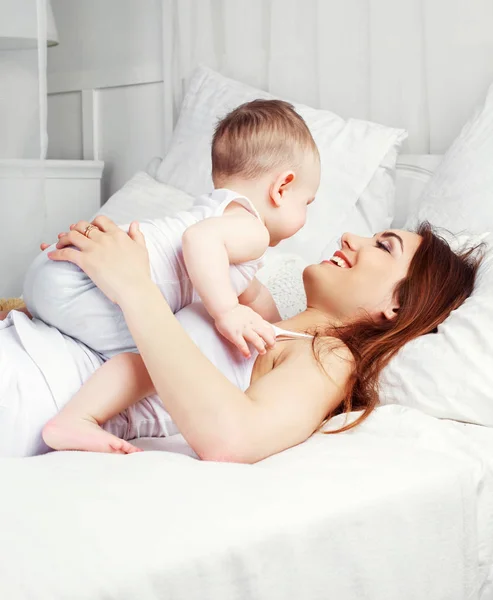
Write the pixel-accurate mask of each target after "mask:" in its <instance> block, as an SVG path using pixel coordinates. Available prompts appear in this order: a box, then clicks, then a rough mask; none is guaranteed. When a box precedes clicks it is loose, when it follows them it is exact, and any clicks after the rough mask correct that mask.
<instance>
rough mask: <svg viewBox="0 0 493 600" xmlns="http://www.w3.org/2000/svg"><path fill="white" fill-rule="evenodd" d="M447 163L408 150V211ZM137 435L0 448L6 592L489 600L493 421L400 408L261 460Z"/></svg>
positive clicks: (258, 599) (1, 567)
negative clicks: (116, 452) (125, 449)
mask: <svg viewBox="0 0 493 600" xmlns="http://www.w3.org/2000/svg"><path fill="white" fill-rule="evenodd" d="M439 162H440V157H430V156H402V157H401V158H400V160H399V166H398V171H397V172H398V176H397V193H398V202H397V212H396V218H397V220H399V219H400V218H401V217H402V215H403V212H402V214H401V213H400V212H399V211H400V210H401V209H402V211H404V210H405V207H406V206H409V205H410V204H412V203H413V202H414V201H415V200H416V198H417V197H418V195H419V192H420V189H421V187H422V186H423V185H424V183H425V182H426V180H427V179H428V178H429V176H430V174H431V172H432V171H433V169H434V168H435V167H436V165H437V164H438V163H439ZM399 207H401V208H399ZM397 224H398V225H399V224H401V223H397ZM337 425H338V423H337V420H336V421H332V422H331V426H332V427H336V426H337ZM138 444H139V445H140V446H141V447H142V448H144V449H145V450H147V451H146V452H143V453H139V454H134V455H130V456H113V455H103V454H91V453H87V454H86V453H76V452H59V453H52V454H49V455H45V456H41V457H34V458H28V459H2V460H0V477H1V481H2V488H1V492H0V508H1V510H0V531H1V534H0V557H1V560H0V597H1V598H8V599H9V600H27V599H30V598H40V599H43V600H44V599H50V600H62V599H63V600H64V599H67V598H70V600H78V599H80V600H82V599H91V600H99V599H102V598H105V599H115V600H117V599H118V600H125V599H128V600H135V599H137V598H138V599H139V600H154V599H156V600H157V599H158V598H159V599H162V598H166V599H170V600H171V599H177V600H178V599H179V600H181V599H186V600H199V599H200V600H220V599H225V600H226V599H227V600H233V599H255V600H264V599H265V600H277V599H279V600H291V599H292V600H295V599H296V600H300V599H303V600H312V599H313V600H314V599H325V598H338V599H344V600H353V599H354V600H356V599H361V598H365V599H368V600H395V599H396V598H399V600H421V599H423V600H439V599H440V600H466V599H467V600H492V599H493V430H492V429H490V428H487V427H481V426H478V425H472V424H464V423H458V422H455V421H452V420H446V419H442V420H440V419H436V418H434V417H432V416H428V415H426V414H424V413H422V412H420V411H418V410H416V409H413V408H408V407H403V406H398V405H395V404H394V405H392V404H390V405H385V406H381V407H379V408H378V409H377V410H376V411H375V413H374V414H373V415H372V416H371V417H370V418H369V419H368V421H367V422H366V423H364V424H363V425H362V426H361V427H359V428H357V429H355V430H352V431H349V432H346V433H343V434H338V435H334V436H332V435H324V434H322V433H318V434H315V435H313V436H312V437H311V438H310V439H309V440H308V441H307V442H305V443H304V444H301V445H300V446H297V447H295V448H292V449H290V450H288V451H285V452H283V453H281V454H278V455H275V456H273V457H270V458H268V459H266V460H264V461H261V462H260V463H257V464H255V465H235V464H222V463H206V462H202V461H199V460H198V459H197V457H196V456H195V454H194V453H193V451H192V450H191V448H190V447H189V446H188V445H187V444H186V442H185V440H184V439H183V438H182V437H181V436H180V435H175V436H171V437H169V438H165V439H161V440H152V439H141V440H139V441H138Z"/></svg>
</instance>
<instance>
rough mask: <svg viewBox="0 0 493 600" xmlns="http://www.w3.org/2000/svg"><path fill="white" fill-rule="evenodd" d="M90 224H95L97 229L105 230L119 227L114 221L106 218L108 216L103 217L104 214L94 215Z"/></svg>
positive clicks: (113, 229)
mask: <svg viewBox="0 0 493 600" xmlns="http://www.w3.org/2000/svg"><path fill="white" fill-rule="evenodd" d="M92 225H95V226H96V227H97V228H98V229H100V230H101V231H105V232H106V231H115V230H116V229H120V228H119V227H118V225H116V224H115V222H114V221H112V220H111V219H108V217H105V216H104V215H99V217H96V218H95V219H94V221H93V222H92Z"/></svg>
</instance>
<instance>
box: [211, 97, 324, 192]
mask: <svg viewBox="0 0 493 600" xmlns="http://www.w3.org/2000/svg"><path fill="white" fill-rule="evenodd" d="M307 150H308V151H311V152H312V153H313V154H314V155H315V156H316V159H317V160H320V159H319V154H318V149H317V145H316V144H315V140H314V139H313V137H312V134H311V133H310V130H309V129H308V126H307V124H306V123H305V121H304V120H303V118H302V117H301V116H300V115H299V114H298V113H297V112H296V111H295V109H294V107H293V105H292V104H289V102H284V101H283V100H261V99H258V100H253V101H252V102H246V103H245V104H242V105H241V106H238V107H237V108H235V109H234V110H233V111H231V112H230V113H229V114H227V115H226V116H225V117H224V119H222V120H221V121H219V123H218V124H217V127H216V130H215V132H214V136H213V138H212V178H213V179H214V182H215V183H216V182H217V179H218V178H223V177H231V176H235V175H241V176H242V177H244V178H246V179H254V178H256V177H259V176H261V175H263V174H264V173H267V172H268V171H271V170H272V169H275V168H283V167H286V168H299V167H300V166H301V164H302V161H303V155H304V153H305V152H306V151H307Z"/></svg>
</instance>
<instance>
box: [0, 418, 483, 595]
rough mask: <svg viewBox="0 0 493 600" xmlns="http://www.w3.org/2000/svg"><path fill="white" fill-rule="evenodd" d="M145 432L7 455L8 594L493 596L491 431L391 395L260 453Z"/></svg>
mask: <svg viewBox="0 0 493 600" xmlns="http://www.w3.org/2000/svg"><path fill="white" fill-rule="evenodd" d="M333 426H337V422H336V423H333ZM139 444H140V445H141V446H142V447H143V448H144V449H146V450H148V451H146V452H142V453H138V454H133V455H129V456H116V455H105V454H92V453H77V452H58V453H52V454H49V455H45V456H39V457H34V458H28V459H3V460H2V461H0V477H1V481H2V486H1V493H0V508H1V510H0V532H1V534H0V557H1V560H0V597H1V598H9V600H24V599H26V600H27V599H28V598H40V599H45V598H46V599H50V600H58V599H60V600H62V599H64V600H65V599H67V598H70V600H77V599H91V600H98V599H100V598H101V599H103V598H104V599H105V600H108V599H115V600H116V599H118V600H126V599H128V600H135V599H137V598H138V599H139V600H151V599H152V600H154V599H158V598H159V599H162V598H166V599H184V600H185V599H186V600H195V599H196V600H199V599H200V600H222V599H225V600H226V599H227V600H235V599H250V598H251V599H255V600H264V599H265V600H277V599H279V600H281V599H282V600H291V599H293V600H294V599H296V600H300V599H303V600H311V599H322V598H323V599H326V598H337V599H338V600H352V599H355V600H356V599H358V600H360V599H362V598H365V600H373V599H374V600H396V599H397V598H399V600H420V599H423V600H425V599H426V600H438V599H441V600H465V599H481V600H491V598H492V597H493V596H492V589H493V588H492V585H491V580H490V579H489V576H490V570H491V568H492V564H493V558H492V557H493V451H492V450H493V432H492V431H491V430H487V429H483V428H478V427H477V426H473V425H461V424H457V423H451V422H447V421H439V420H437V419H435V418H432V417H427V416H425V415H423V414H421V413H418V412H417V411H415V410H413V409H406V408H402V407H397V406H384V407H380V408H379V409H378V410H377V411H376V412H375V413H374V414H373V415H372V416H371V417H370V419H369V420H368V421H367V422H366V423H364V424H363V425H361V426H360V427H358V428H357V429H355V430H352V431H349V432H347V433H343V434H337V435H324V434H322V433H319V434H315V435H313V436H312V437H311V438H310V439H309V440H307V441H306V442H305V443H303V444H301V445H299V446H297V447H295V448H291V449H290V450H287V451H285V452H282V453H281V454H278V455H275V456H272V457H270V458H268V459H266V460H264V461H261V462H259V463H257V464H255V465H240V464H227V463H213V462H202V461H200V460H198V459H197V458H196V457H195V455H194V453H193V451H192V450H191V449H190V448H189V447H188V446H187V444H186V443H185V441H184V440H183V438H182V437H181V436H172V437H171V438H168V439H165V440H140V441H139Z"/></svg>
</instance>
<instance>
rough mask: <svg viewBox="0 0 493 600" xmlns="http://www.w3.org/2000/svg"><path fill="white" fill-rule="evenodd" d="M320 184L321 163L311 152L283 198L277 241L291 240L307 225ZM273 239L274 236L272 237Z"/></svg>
mask: <svg viewBox="0 0 493 600" xmlns="http://www.w3.org/2000/svg"><path fill="white" fill-rule="evenodd" d="M319 184H320V161H319V158H318V156H315V155H314V154H312V153H311V152H307V154H306V155H305V158H304V161H303V164H302V166H301V168H300V169H298V171H297V172H296V178H295V180H294V181H293V182H292V185H291V186H290V188H289V189H288V190H286V192H285V194H284V196H283V204H282V206H281V207H280V210H278V211H276V212H277V220H278V222H277V227H276V234H277V235H276V236H275V238H277V239H276V240H272V241H273V242H274V243H273V244H271V245H277V244H278V243H279V242H280V241H281V240H284V239H287V238H290V237H291V236H293V235H294V234H295V233H296V232H297V231H299V230H300V229H301V228H302V227H303V225H304V224H305V223H306V215H307V210H308V206H309V205H310V204H311V203H312V202H313V201H314V200H315V194H316V193H317V190H318V186H319ZM271 238H272V236H271Z"/></svg>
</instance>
